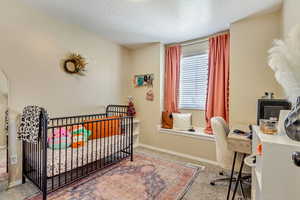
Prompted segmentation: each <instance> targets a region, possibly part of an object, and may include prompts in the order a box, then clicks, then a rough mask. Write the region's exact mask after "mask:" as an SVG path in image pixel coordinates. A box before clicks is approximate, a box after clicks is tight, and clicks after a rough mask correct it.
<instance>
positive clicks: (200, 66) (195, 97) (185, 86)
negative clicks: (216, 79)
mask: <svg viewBox="0 0 300 200" xmlns="http://www.w3.org/2000/svg"><path fill="white" fill-rule="evenodd" d="M207 82H208V53H207V51H206V52H201V53H200V54H196V55H195V54H194V55H189V56H184V57H183V58H182V61H181V66H180V87H179V109H200V110H204V109H205V104H206V94H207Z"/></svg>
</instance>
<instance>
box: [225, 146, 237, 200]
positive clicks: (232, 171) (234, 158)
mask: <svg viewBox="0 0 300 200" xmlns="http://www.w3.org/2000/svg"><path fill="white" fill-rule="evenodd" d="M236 155H237V152H234V157H233V163H232V169H231V175H230V182H229V187H228V192H227V200H229V197H230V189H231V184H232V179H233V174H234V166H235V161H236Z"/></svg>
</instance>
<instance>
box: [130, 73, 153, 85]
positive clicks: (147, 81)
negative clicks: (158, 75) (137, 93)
mask: <svg viewBox="0 0 300 200" xmlns="http://www.w3.org/2000/svg"><path fill="white" fill-rule="evenodd" d="M153 80H154V74H141V75H135V76H134V87H153Z"/></svg>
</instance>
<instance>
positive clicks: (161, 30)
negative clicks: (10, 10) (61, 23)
mask: <svg viewBox="0 0 300 200" xmlns="http://www.w3.org/2000/svg"><path fill="white" fill-rule="evenodd" d="M24 1H26V2H28V3H30V4H31V5H34V6H35V7H38V8H41V9H43V10H44V11H46V12H47V13H48V14H49V15H52V16H54V17H58V18H60V19H62V20H65V21H66V22H68V23H73V24H79V25H81V26H82V27H84V28H87V29H89V30H90V31H94V32H97V33H99V34H100V35H102V36H103V37H105V38H107V39H110V40H113V41H116V42H118V43H120V44H123V45H133V46H134V45H135V44H140V43H149V42H163V43H173V42H179V41H185V40H190V39H194V38H199V37H203V36H206V35H209V34H212V33H215V32H218V31H222V30H224V29H228V28H229V24H230V23H232V22H234V21H236V20H239V19H242V18H244V17H247V16H249V15H252V14H255V13H258V12H261V11H264V10H267V9H270V8H272V7H274V6H276V5H278V4H280V3H281V0H24Z"/></svg>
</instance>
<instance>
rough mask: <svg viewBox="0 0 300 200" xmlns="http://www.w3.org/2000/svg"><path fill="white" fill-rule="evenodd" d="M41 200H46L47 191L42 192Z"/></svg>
mask: <svg viewBox="0 0 300 200" xmlns="http://www.w3.org/2000/svg"><path fill="white" fill-rule="evenodd" d="M43 200H47V192H43Z"/></svg>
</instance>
